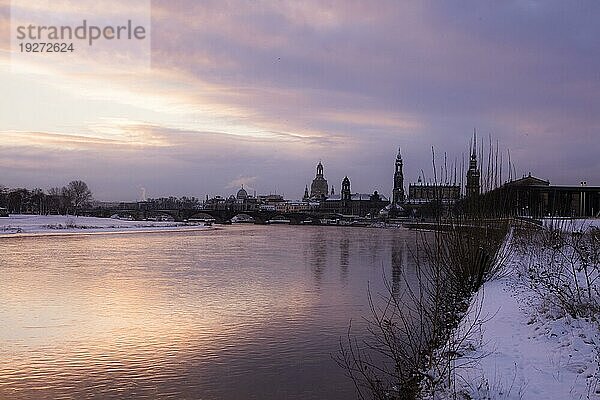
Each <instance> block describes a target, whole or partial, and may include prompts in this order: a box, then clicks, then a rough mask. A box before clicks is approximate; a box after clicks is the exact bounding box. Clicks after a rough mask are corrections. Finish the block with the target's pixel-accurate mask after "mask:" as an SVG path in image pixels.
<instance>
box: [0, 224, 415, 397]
mask: <svg viewBox="0 0 600 400" xmlns="http://www.w3.org/2000/svg"><path fill="white" fill-rule="evenodd" d="M408 234H409V233H407V232H406V231H403V230H378V229H361V228H330V227H287V226H278V227H260V226H232V227H227V228H225V229H218V230H214V231H205V232H179V233H174V232H166V233H150V234H149V233H143V234H128V235H92V236H65V237H57V236H54V237H26V238H10V239H1V241H0V246H1V249H2V252H1V254H0V268H1V271H2V272H1V274H2V279H1V281H0V318H1V320H2V325H0V342H1V343H2V345H1V347H0V359H2V361H3V362H2V364H1V365H0V398H11V399H12V398H14V399H20V398H42V399H44V398H79V397H84V396H85V397H89V396H92V395H94V396H98V397H101V398H121V397H135V398H157V397H160V398H202V399H280V398H288V399H346V398H351V397H353V396H354V390H353V386H352V384H351V382H350V381H349V380H348V379H347V378H346V377H344V375H343V371H342V370H340V369H339V367H338V366H337V365H336V364H335V362H334V361H333V360H332V358H331V354H332V353H335V352H336V350H337V348H338V342H339V338H340V336H343V335H344V334H345V333H346V330H347V327H348V322H349V320H350V319H351V318H352V319H354V320H355V321H360V317H361V316H363V315H366V312H367V302H366V288H367V282H370V283H371V286H372V288H374V289H375V290H382V289H383V286H382V273H383V271H386V275H387V276H388V277H389V279H392V278H394V281H396V279H397V274H399V273H401V272H399V271H400V269H402V268H405V266H401V264H402V263H406V260H407V259H406V256H403V255H402V254H406V252H407V250H406V237H407V235H408ZM357 326H358V328H359V329H360V323H358V325H357Z"/></svg>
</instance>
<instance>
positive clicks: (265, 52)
mask: <svg viewBox="0 0 600 400" xmlns="http://www.w3.org/2000/svg"><path fill="white" fill-rule="evenodd" d="M43 3H44V2H43V1H42V2H40V1H38V2H32V4H43ZM67 3H68V2H66V3H64V4H67ZM104 3H106V4H108V3H111V4H112V3H113V2H111V1H106V2H104ZM121 3H123V2H121ZM52 4H53V5H52V7H57V6H56V5H57V4H63V2H52ZM98 4H101V3H98ZM117 4H118V3H117ZM125 4H128V3H125ZM40 7H43V5H42V6H40ZM65 7H67V8H68V4H67V6H65ZM121 7H123V9H119V10H117V11H118V12H119V13H121V15H122V16H127V15H128V13H129V12H133V11H131V10H127V5H123V4H122V5H121ZM71 11H73V12H75V13H76V12H77V10H71ZM117 11H115V9H114V7H112V8H111V7H108V6H107V7H106V8H103V7H100V8H99V9H98V10H96V14H95V16H96V17H97V18H105V20H108V19H110V18H113V17H114V14H115V12H117ZM103 13H105V14H106V15H104V14H103ZM598 15H600V3H598V2H595V1H578V2H565V1H551V0H549V1H539V2H538V1H504V2H491V1H490V2H487V1H460V2H459V1H446V2H433V1H431V2H429V1H410V0H407V1H397V0H390V1H386V0H378V1H353V0H339V1H334V0H332V1H302V2H298V1H260V0H258V1H241V0H240V1H222V0H221V1H194V0H169V1H167V0H164V1H152V2H151V37H150V39H151V63H150V67H149V68H139V69H130V70H128V71H124V69H123V68H121V67H122V66H120V65H119V62H118V61H117V60H116V59H115V58H114V57H111V55H110V53H108V54H106V53H102V54H97V55H95V56H94V57H95V58H94V59H93V66H90V67H89V68H86V69H85V70H83V71H77V72H71V71H67V70H64V69H61V68H57V67H56V65H53V64H52V63H51V62H47V61H45V60H43V59H41V58H40V59H39V61H34V62H31V63H29V64H25V63H19V62H16V61H14V58H11V51H13V53H14V49H11V43H10V35H11V24H10V22H11V21H10V17H11V3H10V1H9V0H0V88H1V91H0V138H1V139H0V185H3V186H7V187H29V188H33V187H40V188H43V189H48V188H50V187H54V186H62V185H65V184H66V183H68V182H69V181H70V180H73V179H81V180H84V181H86V182H87V183H88V185H89V186H90V188H91V190H92V191H93V193H94V197H95V198H96V199H98V200H105V201H116V200H136V199H139V198H140V195H141V193H142V191H145V192H146V194H147V196H149V197H161V196H169V195H175V196H182V195H187V196H196V197H200V198H204V196H206V195H210V196H213V195H217V194H219V195H229V194H232V193H235V192H236V191H237V189H238V188H239V186H241V185H242V184H243V185H244V187H245V188H247V189H248V190H249V191H250V192H251V193H252V191H254V190H256V191H257V192H258V193H280V194H284V195H285V197H287V198H292V199H293V198H300V197H301V196H302V194H303V192H304V187H305V185H309V186H310V182H311V181H312V179H313V178H314V174H315V167H316V164H317V163H318V162H319V161H322V162H323V165H324V167H325V177H326V178H327V179H328V181H329V184H330V185H335V187H336V191H339V188H340V185H341V180H342V179H343V178H344V176H348V177H349V178H350V180H351V182H352V191H354V192H362V193H367V192H373V191H374V190H378V191H379V192H381V193H384V194H389V193H390V192H391V189H392V182H393V180H392V179H393V170H394V160H395V158H396V154H397V151H398V147H401V148H402V155H403V159H404V176H405V184H406V185H408V183H409V182H415V181H417V179H418V178H419V176H420V175H421V174H424V175H425V180H429V179H432V175H433V173H432V146H433V147H434V153H435V159H436V165H437V166H438V167H439V166H440V165H443V163H444V153H446V159H447V165H449V167H448V169H449V170H450V171H453V168H452V164H455V165H457V171H458V173H459V174H460V172H461V168H462V164H463V162H464V160H465V159H466V157H467V155H468V153H469V145H470V140H471V137H472V134H473V129H476V130H477V134H478V137H479V143H480V144H481V143H482V142H483V143H484V146H489V142H490V138H491V142H492V143H493V144H494V146H496V143H497V144H498V148H499V152H500V153H502V154H503V160H504V161H506V160H507V151H510V154H511V160H512V163H513V165H514V168H515V170H516V173H517V175H518V176H521V175H523V174H528V173H531V174H532V175H535V176H538V177H540V178H543V179H547V180H550V182H551V183H553V184H572V185H578V184H579V182H581V181H583V180H585V181H587V182H588V185H600V156H599V153H600V140H599V135H598V131H599V129H600V112H599V111H600V24H598V23H597V17H598ZM13 55H14V54H13ZM11 60H12V61H11ZM507 169H508V168H507V167H505V168H504V171H506V170H507ZM422 171H423V172H422ZM506 178H507V176H506V173H505V176H504V179H506ZM459 180H460V178H459Z"/></svg>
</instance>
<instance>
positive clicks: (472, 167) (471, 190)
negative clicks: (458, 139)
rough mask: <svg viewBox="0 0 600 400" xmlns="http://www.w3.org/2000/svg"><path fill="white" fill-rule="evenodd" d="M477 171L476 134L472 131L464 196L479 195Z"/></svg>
mask: <svg viewBox="0 0 600 400" xmlns="http://www.w3.org/2000/svg"><path fill="white" fill-rule="evenodd" d="M479 177H480V175H479V169H478V168H477V133H476V131H475V130H473V143H472V149H471V159H470V160H469V170H468V171H467V186H466V196H467V197H476V196H478V195H479V193H480V186H479Z"/></svg>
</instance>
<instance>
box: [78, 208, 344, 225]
mask: <svg viewBox="0 0 600 400" xmlns="http://www.w3.org/2000/svg"><path fill="white" fill-rule="evenodd" d="M82 214H83V215H87V216H94V217H104V218H108V217H110V216H112V215H115V214H117V215H119V216H120V217H121V218H132V219H134V220H137V221H143V220H148V219H156V220H160V219H162V218H169V217H170V218H172V219H174V220H175V221H178V222H182V221H191V220H196V221H213V222H215V223H217V224H225V223H229V222H231V219H232V218H234V217H236V216H239V217H241V218H246V219H250V218H251V219H252V221H253V222H254V223H255V224H266V223H269V222H270V221H282V222H283V221H289V223H290V224H300V223H301V222H305V221H306V223H309V221H310V223H314V224H318V223H319V220H320V219H321V218H332V219H335V218H339V217H340V216H339V215H338V214H326V213H316V212H281V211H267V210H254V211H240V210H202V209H181V210H134V209H131V210H127V209H93V210H85V211H83V212H82ZM170 218H169V219H170Z"/></svg>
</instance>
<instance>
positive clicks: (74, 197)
mask: <svg viewBox="0 0 600 400" xmlns="http://www.w3.org/2000/svg"><path fill="white" fill-rule="evenodd" d="M63 195H65V197H66V198H67V199H68V200H69V202H70V203H71V205H72V206H73V208H74V209H75V214H76V215H77V213H78V211H79V209H80V207H81V206H83V205H85V204H86V203H89V202H90V201H91V200H92V191H91V190H90V189H89V188H88V185H87V183H85V182H84V181H71V182H69V184H68V185H67V187H66V188H64V190H63Z"/></svg>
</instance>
